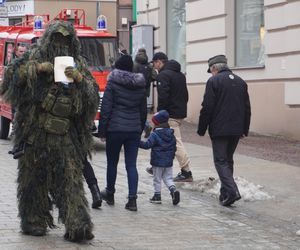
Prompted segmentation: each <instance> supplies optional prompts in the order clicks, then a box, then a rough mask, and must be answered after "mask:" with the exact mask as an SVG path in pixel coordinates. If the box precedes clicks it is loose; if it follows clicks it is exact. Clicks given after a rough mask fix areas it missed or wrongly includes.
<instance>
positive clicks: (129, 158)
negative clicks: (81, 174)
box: [106, 132, 141, 197]
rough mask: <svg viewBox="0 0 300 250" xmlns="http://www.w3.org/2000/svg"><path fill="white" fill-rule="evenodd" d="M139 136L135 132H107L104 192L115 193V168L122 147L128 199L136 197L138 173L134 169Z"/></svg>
mask: <svg viewBox="0 0 300 250" xmlns="http://www.w3.org/2000/svg"><path fill="white" fill-rule="evenodd" d="M140 139H141V134H140V133H136V132H130V133H128V132H109V133H107V136H106V157H107V172H106V190H107V191H109V192H112V193H114V192H115V184H116V179H117V166H118V162H119V157H120V151H121V148H122V146H124V155H125V167H126V171H127V181H128V189H129V192H128V197H136V194H137V186H138V172H137V169H136V160H137V154H138V149H139V143H140Z"/></svg>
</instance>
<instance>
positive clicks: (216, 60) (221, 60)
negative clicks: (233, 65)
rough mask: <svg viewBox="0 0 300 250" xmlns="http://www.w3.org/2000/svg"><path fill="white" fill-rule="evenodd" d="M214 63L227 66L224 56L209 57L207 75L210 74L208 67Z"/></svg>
mask: <svg viewBox="0 0 300 250" xmlns="http://www.w3.org/2000/svg"><path fill="white" fill-rule="evenodd" d="M216 63H226V64H227V58H226V56H225V55H216V56H214V57H211V58H209V59H208V70H207V73H211V71H210V67H211V66H212V65H214V64H216Z"/></svg>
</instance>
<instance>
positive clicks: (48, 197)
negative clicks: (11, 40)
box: [1, 21, 99, 242]
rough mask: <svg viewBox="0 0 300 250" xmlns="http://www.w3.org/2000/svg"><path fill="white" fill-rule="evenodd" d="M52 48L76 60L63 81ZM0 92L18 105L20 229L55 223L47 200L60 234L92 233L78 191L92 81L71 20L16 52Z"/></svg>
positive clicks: (87, 145)
mask: <svg viewBox="0 0 300 250" xmlns="http://www.w3.org/2000/svg"><path fill="white" fill-rule="evenodd" d="M56 56H72V57H73V58H74V62H75V64H76V67H67V68H66V69H65V75H66V76H67V77H69V78H72V79H73V80H74V82H73V83H69V84H68V85H65V84H63V83H61V82H55V81H54V71H53V64H54V58H55V57H56ZM1 94H2V95H3V96H4V98H5V100H6V101H8V102H10V103H11V105H12V106H14V107H16V109H17V113H16V117H15V138H14V145H15V146H14V148H13V150H12V151H13V152H12V153H13V154H14V158H18V170H19V171H18V179H17V182H18V194H17V196H18V203H19V216H20V218H21V229H22V232H23V233H24V234H29V235H33V236H42V235H45V234H46V231H47V227H48V226H49V227H50V228H53V227H55V225H54V223H53V217H52V215H51V209H52V204H55V205H56V206H57V208H58V209H59V220H60V221H61V222H62V223H63V224H65V230H66V231H65V239H67V240H69V241H76V242H78V241H82V240H90V239H92V238H93V237H94V235H93V234H92V228H93V224H92V222H91V219H90V216H89V212H88V204H87V200H86V198H85V195H84V188H83V177H82V169H83V166H84V161H85V159H86V158H87V156H88V155H90V149H91V146H92V136H91V133H90V127H91V126H92V121H93V120H94V117H95V114H96V111H97V108H98V103H99V97H98V86H97V84H96V82H95V80H94V78H93V77H92V75H91V74H90V72H89V71H88V69H87V66H86V63H85V61H84V59H83V58H82V57H81V56H80V42H79V40H78V38H77V36H76V34H75V30H74V28H73V25H72V24H71V23H67V22H59V21H56V22H52V23H50V24H49V26H48V28H47V29H46V30H45V33H44V35H43V37H42V38H41V42H40V46H35V47H34V48H31V49H30V50H29V51H28V52H26V53H25V54H24V56H23V57H22V58H20V59H16V60H15V61H14V62H13V63H12V64H11V65H9V66H8V69H7V70H6V72H5V77H4V83H3V88H2V90H1Z"/></svg>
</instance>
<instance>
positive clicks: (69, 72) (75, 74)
mask: <svg viewBox="0 0 300 250" xmlns="http://www.w3.org/2000/svg"><path fill="white" fill-rule="evenodd" d="M65 75H66V76H67V77H68V78H73V79H74V81H75V82H81V81H82V78H83V77H82V74H81V73H80V72H79V71H78V70H77V69H75V68H74V67H72V66H69V67H66V69H65Z"/></svg>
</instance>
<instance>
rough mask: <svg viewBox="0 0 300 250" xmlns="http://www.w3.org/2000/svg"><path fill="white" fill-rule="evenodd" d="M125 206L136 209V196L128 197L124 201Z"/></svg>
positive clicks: (131, 209)
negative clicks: (125, 201) (126, 200)
mask: <svg viewBox="0 0 300 250" xmlns="http://www.w3.org/2000/svg"><path fill="white" fill-rule="evenodd" d="M125 208H126V209H128V210H130V211H137V206H136V197H128V202H127V203H126V205H125Z"/></svg>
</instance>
